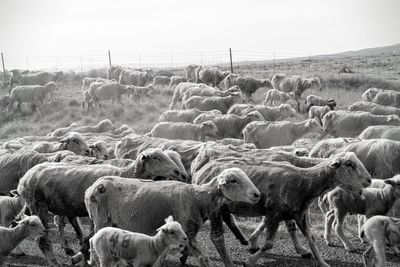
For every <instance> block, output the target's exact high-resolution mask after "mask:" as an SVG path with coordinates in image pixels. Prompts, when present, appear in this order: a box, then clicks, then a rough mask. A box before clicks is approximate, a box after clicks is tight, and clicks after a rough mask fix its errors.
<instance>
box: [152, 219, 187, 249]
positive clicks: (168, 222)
mask: <svg viewBox="0 0 400 267" xmlns="http://www.w3.org/2000/svg"><path fill="white" fill-rule="evenodd" d="M160 231H161V233H162V234H164V235H165V236H166V237H167V242H168V243H169V244H179V245H180V247H181V246H182V247H183V245H185V244H186V243H187V240H188V238H187V236H186V234H185V232H184V231H183V228H182V225H181V224H180V223H178V222H176V221H174V218H173V217H172V215H170V216H168V218H166V219H165V224H164V225H163V226H161V227H160V228H158V229H157V232H160Z"/></svg>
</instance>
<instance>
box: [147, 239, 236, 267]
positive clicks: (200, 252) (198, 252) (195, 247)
mask: <svg viewBox="0 0 400 267" xmlns="http://www.w3.org/2000/svg"><path fill="white" fill-rule="evenodd" d="M189 244H190V249H191V251H192V253H193V255H194V256H195V257H196V258H197V260H198V261H199V266H200V267H205V266H211V265H212V264H211V261H210V259H209V258H208V257H207V256H206V255H207V253H205V251H204V249H203V247H202V246H201V245H200V244H199V243H198V242H197V239H196V238H195V237H194V238H193V239H192V240H191V241H189ZM153 266H154V265H153ZM232 266H233V265H232Z"/></svg>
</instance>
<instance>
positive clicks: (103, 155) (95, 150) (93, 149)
mask: <svg viewBox="0 0 400 267" xmlns="http://www.w3.org/2000/svg"><path fill="white" fill-rule="evenodd" d="M89 149H90V156H91V157H95V158H97V159H108V158H109V155H108V150H107V145H106V143H105V142H104V141H99V142H96V143H94V144H93V145H91V146H89Z"/></svg>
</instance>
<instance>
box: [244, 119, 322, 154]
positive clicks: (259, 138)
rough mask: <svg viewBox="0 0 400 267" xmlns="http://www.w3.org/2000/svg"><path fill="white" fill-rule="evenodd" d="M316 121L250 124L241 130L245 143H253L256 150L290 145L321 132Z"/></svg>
mask: <svg viewBox="0 0 400 267" xmlns="http://www.w3.org/2000/svg"><path fill="white" fill-rule="evenodd" d="M321 130H322V128H321V126H320V125H319V123H318V122H317V121H316V120H305V121H302V122H298V123H293V122H289V121H278V122H259V121H255V122H251V123H249V124H248V125H247V126H246V127H245V128H244V129H243V137H244V141H245V142H246V143H253V144H255V145H256V147H257V148H268V147H271V146H284V145H291V144H292V143H293V142H294V141H296V139H298V138H300V137H302V136H304V135H305V134H308V133H311V132H321Z"/></svg>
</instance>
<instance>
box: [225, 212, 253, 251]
mask: <svg viewBox="0 0 400 267" xmlns="http://www.w3.org/2000/svg"><path fill="white" fill-rule="evenodd" d="M221 215H222V220H223V221H224V222H225V224H226V225H227V226H228V227H229V229H230V230H231V231H232V233H233V234H234V235H235V237H236V238H237V239H238V240H239V241H240V243H241V244H242V245H244V246H247V245H248V244H249V242H248V241H247V238H246V237H245V235H244V234H243V232H242V230H241V229H240V228H239V226H238V225H237V222H236V219H235V217H233V215H232V214H231V213H230V212H229V211H221Z"/></svg>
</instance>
